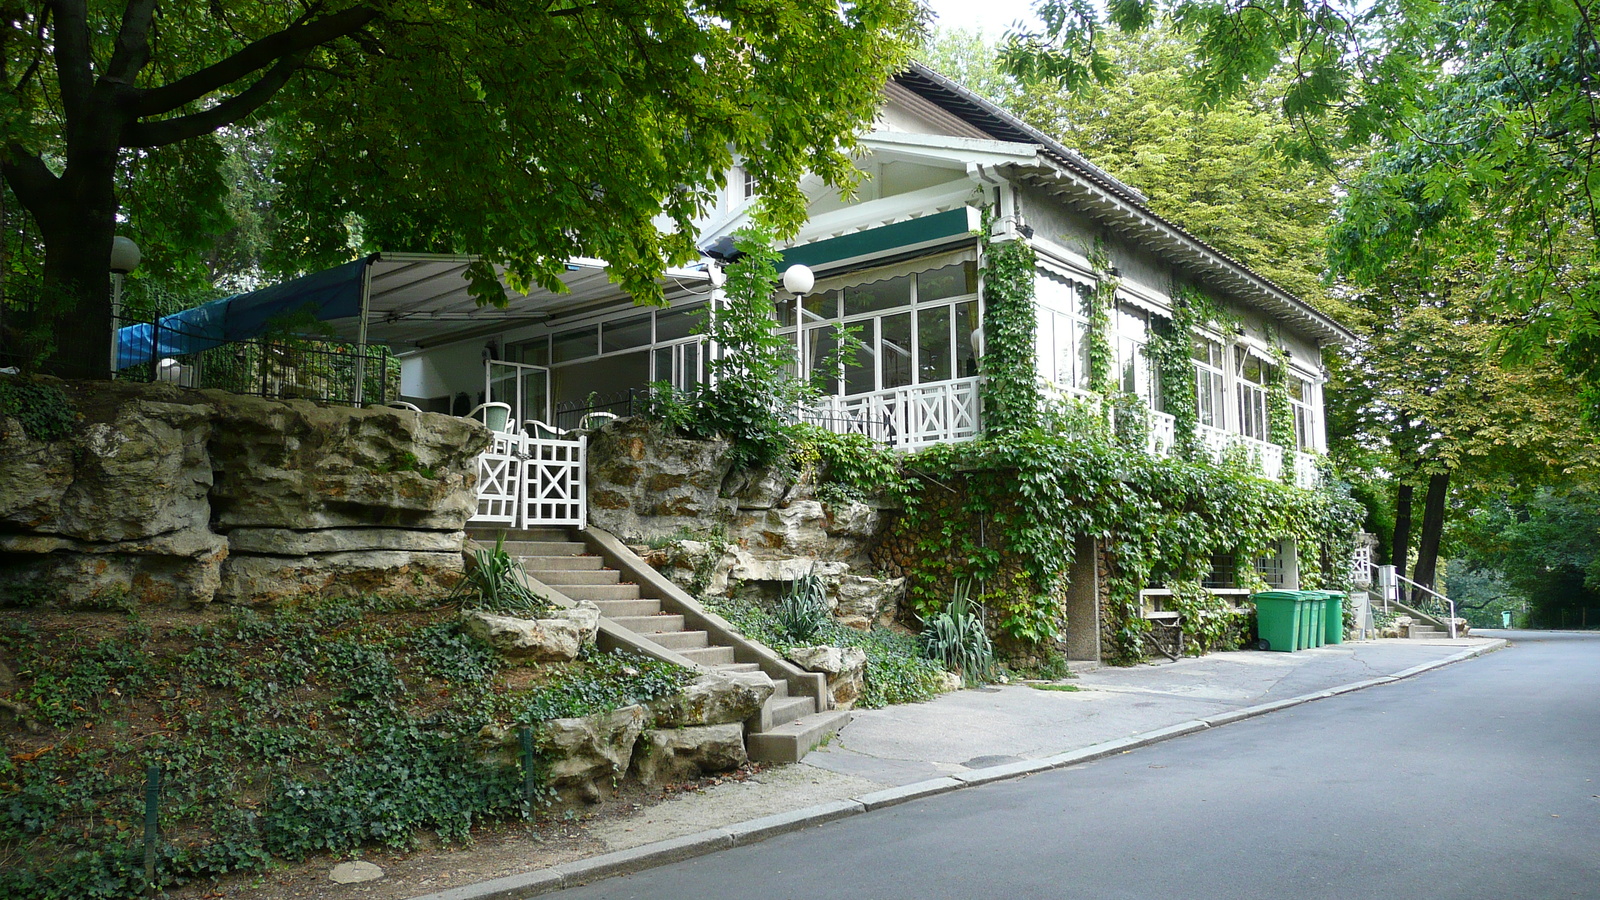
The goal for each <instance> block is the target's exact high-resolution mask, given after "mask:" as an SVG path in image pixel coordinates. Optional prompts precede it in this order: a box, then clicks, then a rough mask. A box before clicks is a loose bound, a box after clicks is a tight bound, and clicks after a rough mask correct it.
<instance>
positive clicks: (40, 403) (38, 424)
mask: <svg viewBox="0 0 1600 900" xmlns="http://www.w3.org/2000/svg"><path fill="white" fill-rule="evenodd" d="M0 419H15V420H17V422H18V423H19V424H21V425H22V431H23V433H24V434H26V435H27V436H28V437H30V438H33V439H34V440H36V441H57V440H60V439H61V438H64V437H66V436H67V435H69V434H71V433H72V432H73V430H74V428H76V426H77V423H78V414H77V412H75V411H74V410H73V408H72V404H71V403H70V402H69V401H68V400H67V395H66V394H63V393H62V392H61V389H60V388H58V387H56V386H55V385H52V384H45V383H43V382H39V381H31V380H28V379H25V378H19V377H16V376H5V375H0Z"/></svg>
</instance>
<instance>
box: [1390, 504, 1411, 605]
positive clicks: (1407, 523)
mask: <svg viewBox="0 0 1600 900" xmlns="http://www.w3.org/2000/svg"><path fill="white" fill-rule="evenodd" d="M1411 490H1412V489H1411V485H1409V484H1406V483H1405V482H1401V483H1400V486H1399V488H1398V489H1396V491H1395V495H1394V540H1393V541H1391V542H1390V544H1389V562H1390V564H1391V565H1393V566H1394V570H1395V572H1397V573H1399V574H1401V575H1405V574H1406V560H1407V559H1409V558H1410V556H1411ZM1396 587H1397V588H1399V591H1400V595H1399V598H1398V599H1399V600H1400V602H1402V603H1404V602H1405V599H1406V589H1405V585H1396Z"/></svg>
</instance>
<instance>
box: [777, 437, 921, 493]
mask: <svg viewBox="0 0 1600 900" xmlns="http://www.w3.org/2000/svg"><path fill="white" fill-rule="evenodd" d="M790 434H791V436H792V437H793V439H794V449H793V451H792V460H793V462H794V465H795V468H796V469H797V470H798V476H799V478H800V480H802V481H810V482H811V483H812V484H814V485H816V488H817V498H818V499H820V500H822V501H823V502H825V503H840V502H845V501H850V500H867V499H869V498H871V499H879V500H888V501H890V502H893V501H894V500H897V499H898V498H900V497H902V496H904V494H905V491H906V490H907V487H908V486H907V483H906V481H905V478H904V475H903V474H902V473H901V470H900V456H899V455H898V454H896V453H895V451H893V450H891V449H890V448H889V447H888V446H887V445H885V444H883V443H881V442H879V441H875V440H873V439H872V438H869V437H867V436H866V435H864V434H837V433H835V432H832V431H829V430H828V429H826V428H819V427H817V426H815V425H807V424H804V423H802V424H799V425H795V426H793V427H792V428H791V429H790Z"/></svg>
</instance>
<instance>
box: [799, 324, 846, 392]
mask: <svg viewBox="0 0 1600 900" xmlns="http://www.w3.org/2000/svg"><path fill="white" fill-rule="evenodd" d="M838 349H839V343H838V341H837V340H836V339H835V337H834V331H833V326H832V325H823V326H821V327H818V328H808V329H806V360H807V365H808V366H809V367H810V369H811V379H812V381H813V382H814V383H815V384H817V385H818V386H819V387H821V388H822V390H823V391H825V392H827V393H830V394H837V393H838V392H839V378H838V369H837V368H836V366H837V361H838V356H837V354H838Z"/></svg>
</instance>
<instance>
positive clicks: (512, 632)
mask: <svg viewBox="0 0 1600 900" xmlns="http://www.w3.org/2000/svg"><path fill="white" fill-rule="evenodd" d="M461 630H462V631H464V632H465V633H467V634H469V635H471V636H472V637H474V638H476V639H478V640H480V641H482V642H484V643H485V644H488V645H489V646H490V647H492V648H494V650H495V652H497V653H499V654H500V655H501V656H504V657H505V658H507V659H512V660H518V661H527V662H568V661H571V660H573V659H576V658H577V657H578V651H579V650H580V649H581V648H582V647H583V642H584V637H585V633H584V631H583V629H582V628H581V627H580V625H579V623H578V622H574V621H573V620H571V619H567V618H558V619H518V618H515V617H512V616H497V615H493V614H491V613H486V612H476V611H474V612H469V613H467V614H466V615H465V616H464V617H463V618H462V620H461Z"/></svg>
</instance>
